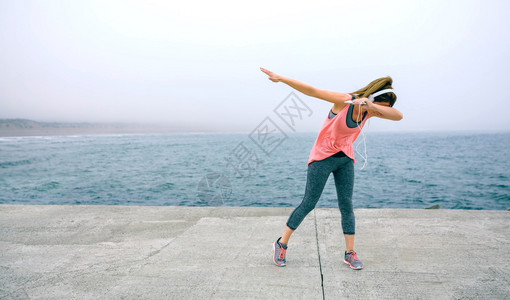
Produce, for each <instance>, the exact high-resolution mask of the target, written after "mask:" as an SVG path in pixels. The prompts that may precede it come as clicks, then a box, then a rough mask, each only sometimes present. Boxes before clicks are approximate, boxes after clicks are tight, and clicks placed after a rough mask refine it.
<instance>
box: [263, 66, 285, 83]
mask: <svg viewBox="0 0 510 300" xmlns="http://www.w3.org/2000/svg"><path fill="white" fill-rule="evenodd" d="M260 70H261V71H262V72H264V73H266V74H267V75H268V76H269V80H271V81H272V82H279V81H281V80H282V77H281V76H280V75H278V74H276V73H273V72H271V71H269V70H266V69H264V68H260Z"/></svg>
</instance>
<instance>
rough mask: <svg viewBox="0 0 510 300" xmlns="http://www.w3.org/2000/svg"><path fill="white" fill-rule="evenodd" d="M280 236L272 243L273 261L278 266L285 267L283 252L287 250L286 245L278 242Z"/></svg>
mask: <svg viewBox="0 0 510 300" xmlns="http://www.w3.org/2000/svg"><path fill="white" fill-rule="evenodd" d="M281 238H282V237H279V238H278V239H277V240H276V242H274V243H273V249H274V255H273V262H274V263H275V264H276V265H277V266H278V267H285V265H286V261H285V252H286V251H287V246H285V245H282V244H281V243H280V239H281Z"/></svg>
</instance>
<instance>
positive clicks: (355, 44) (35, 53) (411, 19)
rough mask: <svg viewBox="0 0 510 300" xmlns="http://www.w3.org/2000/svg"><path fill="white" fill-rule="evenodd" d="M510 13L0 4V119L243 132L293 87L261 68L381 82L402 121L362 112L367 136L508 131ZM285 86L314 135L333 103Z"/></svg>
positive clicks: (483, 5)
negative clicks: (385, 81) (388, 81)
mask: <svg viewBox="0 0 510 300" xmlns="http://www.w3.org/2000/svg"><path fill="white" fill-rule="evenodd" d="M268 8H270V9H268ZM509 8H510V3H506V2H500V1H486V2H484V1H465V2H462V4H461V5H458V3H456V2H450V1H448V2H442V1H412V2H408V1H385V2H384V3H382V2H378V1H372V0H370V1H369V0H364V1H357V2H356V3H350V2H345V3H344V2H332V1H318V2H314V3H313V4H311V5H301V4H300V3H296V2H292V1H283V2H278V3H272V2H271V1H262V2H257V3H251V4H246V3H244V4H241V3H238V2H236V1H218V2H214V3H210V2H207V1H203V2H200V1H199V2H198V3H180V2H173V1H170V2H165V1H150V2H130V3H125V2H122V1H109V2H107V3H104V2H101V1H88V2H83V3H81V2H80V3H79V2H71V3H65V4H63V3H61V2H56V1H48V2H44V3H38V2H35V1H28V2H23V3H21V2H7V1H4V2H1V3H0V44H1V45H0V46H1V49H2V55H1V56H0V60H1V63H2V65H3V66H4V67H3V68H2V69H1V70H0V118H1V119H16V118H19V119H29V120H34V121H39V122H63V123H80V122H88V123H136V124H153V125H154V124H157V125H162V126H174V127H175V128H182V129H181V130H185V131H190V130H194V131H206V130H210V129H213V130H216V131H220V132H250V131H251V130H253V128H255V127H256V126H257V125H258V124H259V123H260V122H262V121H263V120H264V119H265V118H266V117H269V118H271V119H272V120H275V121H276V122H278V120H279V119H278V116H277V115H276V114H275V112H274V110H275V109H276V108H277V107H278V105H280V103H282V101H284V99H286V97H288V95H289V94H290V93H291V92H292V91H293V89H292V88H290V87H289V86H287V85H285V84H283V83H273V82H271V81H269V80H268V79H267V76H266V75H265V74H264V73H262V72H261V71H260V70H259V67H264V68H267V69H269V70H271V71H273V72H275V73H278V74H281V75H283V76H286V77H290V78H292V79H296V80H299V81H302V82H304V83H307V84H309V85H312V86H314V87H316V88H319V89H326V90H332V91H337V92H343V93H349V92H353V91H355V90H357V89H359V88H361V87H363V86H365V85H366V84H367V83H369V82H370V81H372V80H373V79H375V78H378V77H383V76H391V77H392V78H393V88H394V89H395V92H396V94H397V97H398V100H397V102H396V104H395V108H397V109H398V110H400V111H402V113H403V114H404V118H403V120H402V121H399V122H394V121H389V120H382V119H378V118H373V120H371V124H370V128H368V131H391V132H398V131H403V132H407V131H469V130H473V131H508V130H510V119H509V118H508V117H507V116H506V112H505V111H504V109H501V107H504V105H506V103H507V102H508V100H509V99H508V98H509V96H507V95H506V93H501V95H500V94H498V93H490V95H489V94H488V91H492V90H495V89H500V87H504V86H506V83H507V82H508V81H509V79H510V75H509V74H508V72H507V70H508V69H509V67H510V61H509V60H508V59H507V53H509V52H510V20H508V18H506V15H505V13H506V11H508V10H509ZM361 15H362V16H363V17H360V16H361ZM505 24H506V25H505ZM294 92H295V94H296V95H297V97H299V99H300V101H302V102H303V103H305V104H306V106H307V107H308V108H309V110H310V112H311V115H307V116H302V117H300V118H299V120H298V122H296V124H295V127H294V128H293V130H295V131H297V132H318V131H319V129H320V127H321V126H322V123H323V122H324V120H325V118H326V117H327V114H328V111H329V109H330V108H331V107H332V104H331V103H329V102H326V101H323V100H319V99H316V98H311V97H308V96H306V95H303V94H301V93H299V92H297V91H294ZM280 121H281V120H280ZM278 126H285V124H283V123H282V122H280V123H278ZM287 130H290V129H289V128H287ZM293 130H290V132H293Z"/></svg>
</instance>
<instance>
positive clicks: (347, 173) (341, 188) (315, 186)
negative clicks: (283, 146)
mask: <svg viewBox="0 0 510 300" xmlns="http://www.w3.org/2000/svg"><path fill="white" fill-rule="evenodd" d="M331 172H333V176H334V178H335V186H336V194H337V197H338V208H339V209H340V213H341V215H342V230H343V233H344V234H349V235H353V234H354V232H355V230H354V227H355V220H354V211H353V208H352V192H353V188H354V162H353V161H352V159H351V158H349V157H347V156H343V157H335V156H330V157H327V158H325V159H323V160H319V161H313V162H311V163H310V164H309V165H308V170H307V178H306V189H305V195H304V197H303V201H301V204H299V206H298V207H296V208H295V209H294V211H292V213H291V215H290V216H289V219H288V220H287V226H288V227H289V228H290V229H292V230H296V229H297V228H298V226H299V224H301V222H302V221H303V220H304V218H305V217H306V215H308V213H309V212H311V211H312V210H313V209H314V208H315V205H316V204H317V201H319V198H320V196H321V194H322V191H323V190H324V186H325V185H326V182H327V180H328V177H329V174H330V173H331Z"/></svg>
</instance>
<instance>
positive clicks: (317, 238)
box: [313, 209, 325, 300]
mask: <svg viewBox="0 0 510 300" xmlns="http://www.w3.org/2000/svg"><path fill="white" fill-rule="evenodd" d="M313 220H314V222H315V242H316V243H317V256H318V258H319V270H320V272H321V289H322V299H323V300H324V299H325V295H324V274H323V273H322V263H321V253H320V249H319V234H318V232H317V215H316V214H315V209H314V210H313Z"/></svg>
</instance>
